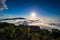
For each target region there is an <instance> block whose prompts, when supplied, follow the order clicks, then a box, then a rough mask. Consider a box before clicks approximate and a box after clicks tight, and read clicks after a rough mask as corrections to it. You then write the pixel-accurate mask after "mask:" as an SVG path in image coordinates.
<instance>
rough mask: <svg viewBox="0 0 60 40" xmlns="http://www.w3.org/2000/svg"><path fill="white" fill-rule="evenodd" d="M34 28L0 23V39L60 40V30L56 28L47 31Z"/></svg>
mask: <svg viewBox="0 0 60 40" xmlns="http://www.w3.org/2000/svg"><path fill="white" fill-rule="evenodd" d="M32 27H33V26H32ZM34 29H35V28H34ZM36 30H37V31H36ZM36 30H35V31H33V29H31V26H24V25H19V26H15V25H14V24H10V23H0V40H60V31H59V30H57V29H52V31H48V30H47V29H40V28H37V27H36Z"/></svg>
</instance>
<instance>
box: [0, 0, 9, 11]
mask: <svg viewBox="0 0 60 40" xmlns="http://www.w3.org/2000/svg"><path fill="white" fill-rule="evenodd" d="M4 9H8V7H7V5H6V0H0V11H2V10H4Z"/></svg>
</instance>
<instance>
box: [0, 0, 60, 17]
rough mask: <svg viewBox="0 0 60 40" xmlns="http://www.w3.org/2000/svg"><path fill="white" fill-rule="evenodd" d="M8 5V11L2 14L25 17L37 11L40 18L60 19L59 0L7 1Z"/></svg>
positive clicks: (1, 12)
mask: <svg viewBox="0 0 60 40" xmlns="http://www.w3.org/2000/svg"><path fill="white" fill-rule="evenodd" d="M6 4H7V7H8V9H7V10H3V11H0V14H7V15H12V16H23V17H25V16H28V15H29V14H30V12H32V11H35V12H36V14H38V15H39V16H44V17H52V18H54V17H57V18H59V17H60V1H59V0H7V2H6Z"/></svg>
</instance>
